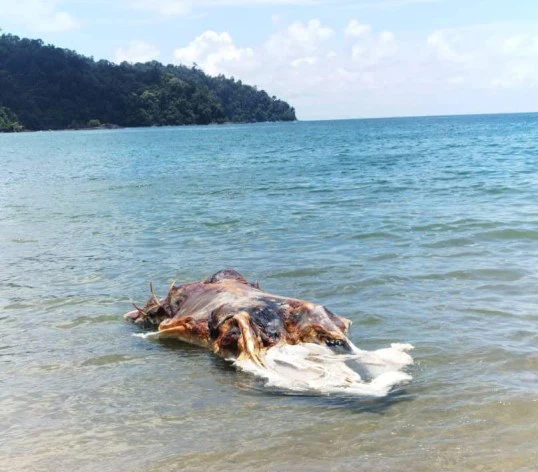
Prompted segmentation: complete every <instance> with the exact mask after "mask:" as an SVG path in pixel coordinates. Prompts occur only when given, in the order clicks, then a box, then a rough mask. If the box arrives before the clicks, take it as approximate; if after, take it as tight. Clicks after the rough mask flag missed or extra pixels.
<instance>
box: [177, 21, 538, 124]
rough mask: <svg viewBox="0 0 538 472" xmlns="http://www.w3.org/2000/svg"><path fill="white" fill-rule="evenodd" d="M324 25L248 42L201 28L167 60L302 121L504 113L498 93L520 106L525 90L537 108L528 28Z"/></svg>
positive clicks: (537, 64) (535, 62)
mask: <svg viewBox="0 0 538 472" xmlns="http://www.w3.org/2000/svg"><path fill="white" fill-rule="evenodd" d="M282 21H283V20H282V19H280V22H282ZM279 25H280V23H279ZM331 26H332V25H328V24H325V23H322V22H321V21H319V20H316V19H312V20H309V21H306V22H294V23H291V24H288V25H287V26H284V25H283V26H282V28H281V29H280V30H279V31H277V32H276V33H274V34H273V35H271V36H270V37H269V38H268V39H267V40H266V41H265V42H262V43H261V44H257V45H248V46H250V47H247V46H246V45H241V46H239V45H237V44H236V43H235V42H234V41H233V38H232V36H231V35H230V34H229V33H226V32H214V31H206V32H205V33H203V34H201V35H200V36H198V37H197V38H195V39H194V40H193V41H191V42H190V43H188V44H186V45H184V46H183V47H180V48H178V49H177V50H176V53H175V56H176V60H177V61H178V62H181V63H184V64H187V65H190V64H192V62H197V63H198V64H199V65H200V67H201V68H203V69H204V70H205V71H206V72H208V73H211V74H217V73H224V74H226V75H228V76H230V75H233V76H235V77H239V78H241V80H243V81H244V82H245V83H249V84H252V85H257V86H258V87H259V88H262V89H265V90H267V91H268V92H269V93H270V94H271V95H273V94H274V95H277V96H278V97H280V98H283V99H284V100H288V101H289V102H290V103H291V104H292V105H293V106H295V107H296V109H297V110H298V114H299V117H300V118H302V119H304V118H324V117H325V118H326V117H350V116H356V117H357V116H390V115H402V114H407V115H409V114H439V113H465V112H480V111H485V112H488V111H496V110H497V111H509V109H510V108H508V105H506V103H508V102H509V101H508V99H506V98H503V97H506V96H507V94H511V95H510V96H512V97H513V100H519V102H518V103H522V104H523V105H525V106H527V107H530V106H531V104H532V100H527V99H525V96H526V95H529V94H531V96H534V97H535V100H534V108H535V107H536V106H538V53H537V52H535V49H534V48H535V47H536V46H537V45H538V39H537V38H536V36H537V35H536V33H535V31H536V29H534V28H529V29H528V30H525V29H524V28H521V27H519V25H514V26H513V27H509V26H506V25H501V26H498V25H481V26H470V27H465V28H454V29H444V30H437V31H431V32H430V33H429V34H423V35H422V36H421V37H418V38H417V36H416V35H415V34H413V35H411V34H408V35H407V36H406V34H405V33H400V34H398V37H396V36H395V34H394V32H392V31H388V30H383V29H381V28H380V29H375V28H373V27H372V26H370V25H366V24H364V23H360V22H358V21H356V20H355V21H353V20H352V21H349V22H348V23H347V25H346V26H345V27H344V30H343V31H342V33H343V34H342V35H340V36H337V35H336V34H335V32H334V30H333V29H332V28H331ZM533 90H534V92H533ZM533 93H534V95H532V94H533ZM503 100H505V101H504V102H503ZM480 103H481V104H482V105H483V107H482V108H479V104H480ZM510 103H512V102H510ZM514 103H515V102H514ZM484 104H485V105H484ZM523 105H522V106H523ZM503 107H504V108H503ZM520 109H521V108H520Z"/></svg>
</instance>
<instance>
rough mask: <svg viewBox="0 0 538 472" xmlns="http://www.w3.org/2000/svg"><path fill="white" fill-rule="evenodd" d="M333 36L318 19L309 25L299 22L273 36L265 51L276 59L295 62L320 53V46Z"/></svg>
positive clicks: (308, 23)
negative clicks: (281, 58) (280, 58)
mask: <svg viewBox="0 0 538 472" xmlns="http://www.w3.org/2000/svg"><path fill="white" fill-rule="evenodd" d="M333 35H334V31H333V30H332V29H331V28H328V27H326V26H323V25H322V24H321V22H320V21H319V20H318V19H312V20H310V21H308V22H307V23H302V22H300V21H297V22H295V23H292V24H291V25H290V26H288V28H286V29H285V30H282V31H279V32H278V33H276V34H274V35H272V36H271V37H270V38H269V39H268V40H267V41H266V43H265V51H266V52H267V53H268V54H269V55H271V56H273V57H276V58H279V57H285V58H288V59H290V58H291V59H292V60H294V59H298V58H300V57H304V56H311V55H314V54H316V53H318V52H319V48H320V45H321V44H322V43H324V42H325V41H327V40H328V39H330V38H331V37H332V36H333Z"/></svg>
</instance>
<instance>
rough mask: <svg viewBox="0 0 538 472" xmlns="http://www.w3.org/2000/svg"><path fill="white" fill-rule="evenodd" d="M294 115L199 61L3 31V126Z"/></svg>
mask: <svg viewBox="0 0 538 472" xmlns="http://www.w3.org/2000/svg"><path fill="white" fill-rule="evenodd" d="M295 119H296V118H295V110H294V109H293V108H292V107H290V106H289V105H288V104H287V103H286V102H284V101H282V100H279V99H277V98H276V97H274V96H273V97H271V96H269V95H268V94H267V93H266V92H265V91H264V90H258V89H257V88H256V87H252V86H250V85H245V84H243V83H242V82H241V81H240V80H235V79H234V78H226V77H224V76H223V75H219V76H218V77H211V76H208V75H206V74H205V73H204V72H203V71H202V70H200V69H199V68H198V67H196V65H193V66H192V67H186V66H174V65H166V66H165V65H163V64H161V63H159V62H156V61H152V62H147V63H145V64H141V63H138V64H130V63H127V62H122V63H121V64H119V65H117V64H113V63H111V62H109V61H105V60H101V61H94V60H93V59H92V58H88V57H85V56H82V55H80V54H77V53H76V52H74V51H71V50H68V49H61V48H57V47H54V46H51V45H45V44H44V43H43V41H41V40H39V39H24V38H23V39H21V38H19V37H17V36H13V35H10V34H3V35H0V131H20V130H22V129H26V130H45V129H68V128H85V127H95V126H99V125H101V124H109V125H115V126H163V125H190V124H209V123H226V122H257V121H293V120H295Z"/></svg>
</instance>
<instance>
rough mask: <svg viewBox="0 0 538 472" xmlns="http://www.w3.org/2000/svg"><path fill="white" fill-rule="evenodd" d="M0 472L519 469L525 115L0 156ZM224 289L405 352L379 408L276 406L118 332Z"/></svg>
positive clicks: (528, 181)
mask: <svg viewBox="0 0 538 472" xmlns="http://www.w3.org/2000/svg"><path fill="white" fill-rule="evenodd" d="M0 163H1V169H2V172H1V174H0V263H1V266H0V268H1V272H0V307H1V311H0V469H6V470H10V471H29V470H32V471H49V470H51V471H53V470H54V471H56V470H77V471H80V472H82V471H99V472H102V471H172V470H203V471H211V470H219V471H222V470H249V469H253V468H255V467H257V468H258V470H324V471H326V470H338V471H340V470H343V471H358V470H359V471H363V470H364V471H372V470H375V471H394V470H407V469H408V470H417V471H422V470H439V471H446V470H454V471H462V470H484V471H490V470H491V471H515V470H521V471H534V470H536V464H537V463H538V453H537V451H538V447H537V445H538V426H537V425H538V328H537V326H538V115H532V114H531V115H497V116H472V117H471V116H469V117H451V118H448V117H446V118H414V119H387V120H361V121H339V122H311V123H308V122H306V123H289V124H267V125H265V124H262V125H244V126H243V125H241V126H220V127H200V128H197V127H196V128H162V129H136V130H117V131H92V132H85V131H81V132H54V133H52V132H51V133H33V134H19V135H0ZM223 267H235V268H236V269H238V270H239V271H241V272H243V273H244V274H245V275H246V276H248V277H249V278H251V279H258V280H259V281H260V284H261V286H262V287H263V288H264V289H266V290H268V291H271V292H275V293H280V294H283V295H290V296H295V297H299V298H305V299H309V300H313V301H318V302H321V303H324V304H326V305H327V306H328V307H330V308H331V309H332V310H333V311H335V312H337V313H339V314H341V315H343V316H346V317H348V318H350V319H352V320H353V327H352V331H351V337H352V339H353V341H354V342H355V344H357V345H358V346H359V347H361V348H365V349H377V348H382V347H386V346H388V345H389V344H390V343H391V342H405V343H412V344H414V345H415V348H416V349H415V351H414V353H413V356H414V358H415V360H416V365H415V367H414V368H413V371H412V374H413V376H414V380H413V382H412V383H411V384H409V385H408V386H407V387H406V388H405V390H404V391H402V392H399V393H398V394H396V395H391V396H389V397H388V398H386V399H384V400H378V401H372V400H361V399H360V398H342V397H300V396H287V395H277V394H275V393H271V392H267V391H264V390H263V389H262V388H259V387H258V386H257V384H256V383H255V382H253V381H252V379H251V378H250V377H248V376H247V375H245V374H240V373H237V372H236V371H235V370H234V369H232V368H231V367H230V366H229V365H227V364H226V363H225V362H224V361H222V360H220V359H217V358H216V357H214V356H213V355H212V354H210V353H208V352H206V351H204V350H201V349H198V348H194V347H189V346H185V345H182V344H179V343H165V344H160V343H155V342H148V341H147V340H143V339H140V338H136V337H133V336H132V333H133V332H134V328H133V327H132V326H130V325H129V324H126V323H124V321H123V320H122V318H121V314H122V313H124V312H125V311H128V310H130V309H131V304H130V303H131V301H137V302H141V301H144V300H145V299H146V298H147V294H148V288H147V286H148V282H149V281H150V280H151V281H153V285H154V287H155V288H156V291H157V292H158V293H159V294H160V295H163V294H164V292H165V291H166V288H167V286H168V285H169V284H170V283H171V282H172V281H173V280H177V281H178V282H183V281H191V280H195V279H199V278H202V277H205V276H207V275H209V274H211V273H212V272H215V271H217V270H219V269H221V268H223Z"/></svg>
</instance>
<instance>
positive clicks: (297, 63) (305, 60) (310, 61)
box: [290, 56, 318, 67]
mask: <svg viewBox="0 0 538 472" xmlns="http://www.w3.org/2000/svg"><path fill="white" fill-rule="evenodd" d="M316 62H318V58H317V57H314V56H308V57H300V58H299V59H295V60H293V61H291V62H290V65H291V66H292V67H301V66H303V65H307V66H313V65H314V64H315V63H316Z"/></svg>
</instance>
